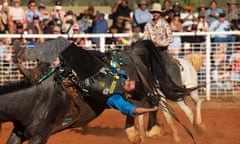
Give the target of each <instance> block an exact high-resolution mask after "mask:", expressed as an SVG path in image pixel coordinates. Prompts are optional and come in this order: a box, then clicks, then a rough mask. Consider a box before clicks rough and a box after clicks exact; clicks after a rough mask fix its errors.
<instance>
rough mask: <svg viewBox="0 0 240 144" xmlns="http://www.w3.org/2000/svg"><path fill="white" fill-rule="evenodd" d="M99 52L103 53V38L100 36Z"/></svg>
mask: <svg viewBox="0 0 240 144" xmlns="http://www.w3.org/2000/svg"><path fill="white" fill-rule="evenodd" d="M100 52H102V53H104V52H105V36H103V35H102V36H100Z"/></svg>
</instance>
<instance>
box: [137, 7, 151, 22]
mask: <svg viewBox="0 0 240 144" xmlns="http://www.w3.org/2000/svg"><path fill="white" fill-rule="evenodd" d="M134 18H135V23H136V24H143V23H147V22H149V21H151V20H152V15H151V13H150V12H149V11H148V9H145V10H142V9H140V8H137V9H136V10H135V11H134Z"/></svg>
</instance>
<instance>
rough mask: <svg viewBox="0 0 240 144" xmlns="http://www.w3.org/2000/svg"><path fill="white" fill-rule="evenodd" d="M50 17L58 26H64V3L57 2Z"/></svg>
mask: <svg viewBox="0 0 240 144" xmlns="http://www.w3.org/2000/svg"><path fill="white" fill-rule="evenodd" d="M50 16H51V17H52V19H53V20H54V21H55V22H56V23H57V25H58V26H60V27H61V26H62V23H63V21H64V17H65V11H64V10H63V9H62V3H61V2H60V1H56V3H55V7H54V9H52V10H51V12H50Z"/></svg>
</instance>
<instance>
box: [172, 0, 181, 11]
mask: <svg viewBox="0 0 240 144" xmlns="http://www.w3.org/2000/svg"><path fill="white" fill-rule="evenodd" d="M172 11H173V12H174V13H181V5H180V3H179V2H174V3H173V5H172Z"/></svg>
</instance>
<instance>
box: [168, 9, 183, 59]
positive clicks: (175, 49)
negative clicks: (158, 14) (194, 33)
mask: <svg viewBox="0 0 240 144" xmlns="http://www.w3.org/2000/svg"><path fill="white" fill-rule="evenodd" d="M170 27H171V29H172V31H173V32H182V31H183V27H182V23H181V20H180V13H175V14H174V18H173V20H172V21H171V22H170ZM180 49H181V36H174V41H173V43H171V44H170V45H169V51H170V53H171V54H173V56H177V55H178V53H179V51H180Z"/></svg>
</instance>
